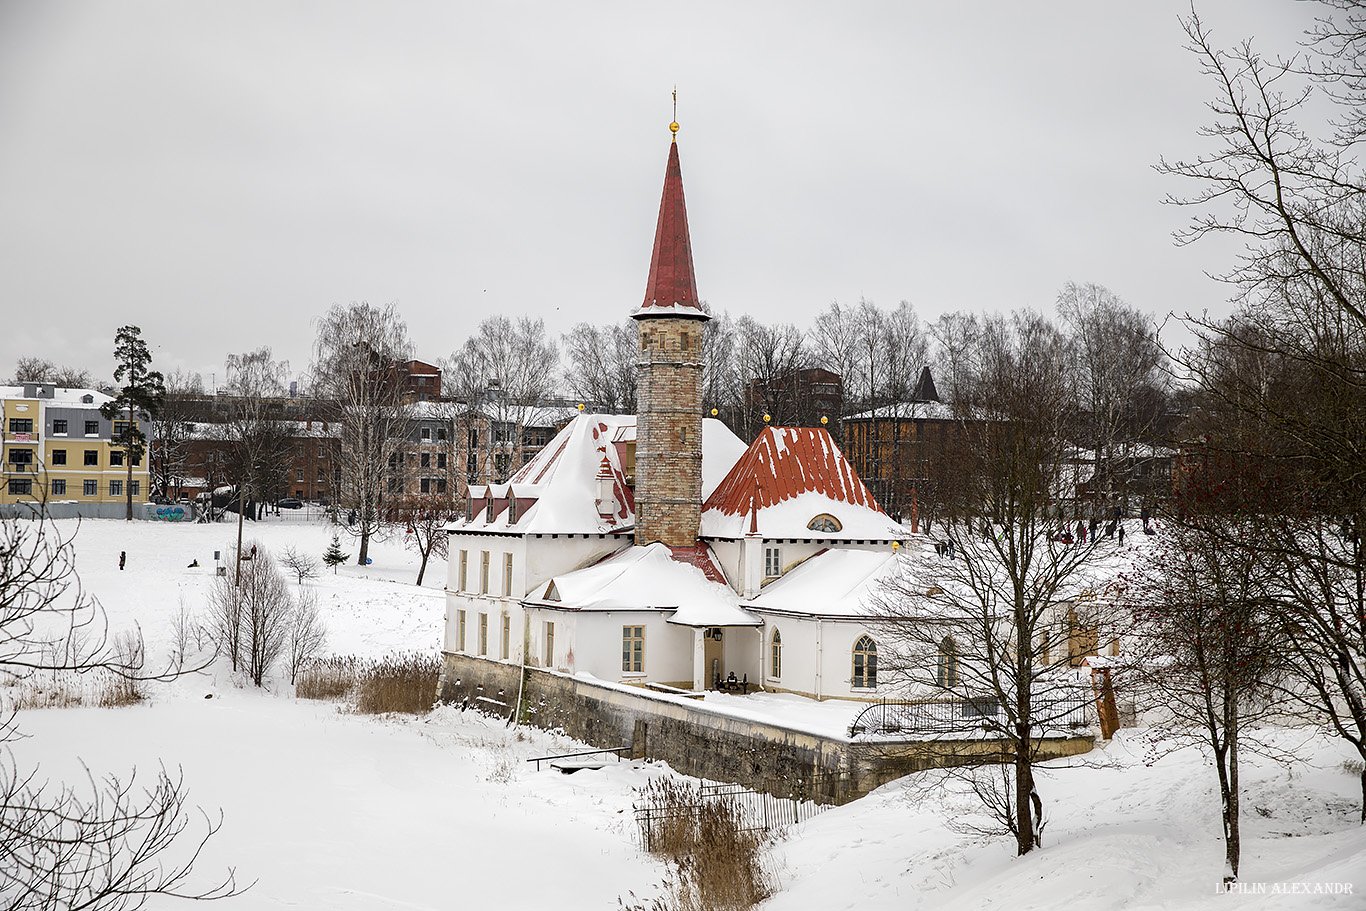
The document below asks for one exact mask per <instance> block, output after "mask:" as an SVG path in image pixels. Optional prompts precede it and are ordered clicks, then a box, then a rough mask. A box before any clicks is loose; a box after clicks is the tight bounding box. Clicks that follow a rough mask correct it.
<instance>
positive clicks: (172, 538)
mask: <svg viewBox="0 0 1366 911" xmlns="http://www.w3.org/2000/svg"><path fill="white" fill-rule="evenodd" d="M286 518H287V519H288V520H286V521H272V522H268V523H265V524H264V525H263V526H259V527H256V528H252V527H251V526H250V525H249V526H248V537H249V538H254V539H256V540H258V541H259V542H261V545H262V546H263V547H266V548H268V549H270V550H273V551H274V550H278V549H280V548H282V547H284V546H285V545H287V544H292V545H294V546H295V547H296V548H297V549H299V550H301V551H307V552H309V553H311V554H313V555H315V556H317V555H321V553H322V552H323V550H324V549H325V548H326V547H327V544H328V543H329V542H330V540H331V531H330V529H329V528H328V527H326V526H324V525H321V524H311V523H304V522H301V521H297V520H295V519H294V518H293V517H286ZM64 527H69V526H64ZM234 536H235V526H228V525H219V526H200V525H191V526H162V525H152V524H149V523H133V524H131V525H129V524H126V523H123V522H115V521H86V522H84V523H82V525H81V527H80V531H79V536H78V538H77V555H78V568H79V571H80V573H81V577H82V580H83V582H84V583H85V586H86V588H87V590H89V591H90V592H91V593H93V594H94V595H96V596H97V597H98V598H99V599H100V601H101V603H102V604H103V605H104V606H105V608H106V610H107V612H108V615H109V620H110V624H111V626H112V627H114V628H115V629H119V628H125V627H128V626H131V625H133V624H137V625H138V626H140V627H141V628H142V630H143V631H144V633H145V635H146V636H147V639H148V642H149V649H148V651H149V656H150V657H151V658H152V659H153V660H156V659H157V658H158V657H159V656H162V655H164V654H165V652H166V650H167V648H168V647H169V642H170V626H171V618H172V617H173V616H174V614H175V613H176V612H177V610H178V609H179V606H180V604H181V603H183V604H184V605H185V606H186V607H188V608H189V609H190V610H191V611H198V610H201V609H202V602H203V593H204V591H205V590H206V587H207V586H208V585H209V584H210V580H211V579H212V576H213V568H212V564H213V559H212V557H213V551H214V550H215V549H218V550H221V551H224V552H225V553H226V552H227V551H228V548H229V545H230V542H231V541H232V540H233V539H234ZM399 537H401V536H399ZM342 547H343V549H349V550H351V551H352V552H353V553H354V545H352V544H351V542H349V541H348V540H347V539H346V538H345V537H343V539H342ZM121 550H122V551H126V552H127V554H128V563H127V568H126V569H125V570H123V571H122V572H121V571H120V570H119V569H118V554H119V551H121ZM373 556H374V563H373V564H372V565H371V566H368V567H364V568H362V567H357V566H354V565H347V566H343V567H341V568H340V569H339V571H338V573H337V574H336V575H333V574H332V572H331V571H330V570H326V569H325V568H324V569H323V570H322V572H321V574H320V575H319V577H318V578H317V579H315V580H312V581H311V582H308V583H305V584H307V585H309V586H312V587H313V588H314V589H315V590H316V591H317V593H318V597H319V604H320V606H321V607H322V609H323V613H324V619H325V620H326V622H327V624H328V626H329V628H330V630H331V645H330V649H329V650H330V651H333V652H337V653H342V654H358V655H364V656H378V655H382V654H385V653H387V652H390V651H394V650H408V651H412V650H420V651H426V652H432V651H434V650H436V649H437V648H438V647H439V642H440V630H441V625H442V615H443V601H442V597H441V586H442V584H443V583H444V577H445V565H444V563H438V564H435V565H434V566H432V567H429V569H428V578H427V585H426V586H424V588H422V589H417V588H416V587H414V586H413V584H412V580H413V579H414V578H416V568H417V562H416V560H417V558H416V556H415V555H413V554H411V553H409V552H407V551H405V550H404V549H403V548H402V544H401V541H400V540H398V539H397V538H395V539H391V540H388V541H383V542H380V543H378V544H377V545H375V546H374V547H373ZM196 559H197V560H198V562H199V563H200V564H201V565H200V566H199V567H198V568H190V567H189V566H188V564H190V563H191V562H193V561H194V560H196ZM293 584H294V583H293V582H291V585H293ZM275 690H276V691H277V692H274V693H271V692H262V691H258V690H255V689H253V688H250V687H244V686H241V685H240V684H239V683H238V682H236V681H234V679H233V678H232V676H231V675H230V674H228V673H226V672H225V671H223V670H222V669H221V668H215V669H213V670H212V671H211V672H204V673H200V674H196V675H191V676H188V677H185V678H181V679H180V680H177V681H175V682H173V683H170V684H164V685H155V686H150V687H148V694H149V697H150V698H148V699H147V700H146V701H145V702H144V703H142V704H140V705H137V706H133V707H130V708H122V709H107V710H102V709H91V708H80V709H49V710H42V711H25V712H23V713H22V714H21V717H20V719H19V721H20V725H21V728H22V730H23V731H24V733H25V734H26V735H28V738H27V739H25V740H23V741H21V742H19V743H17V744H15V754H16V756H17V759H18V761H19V763H20V765H30V766H31V765H39V766H40V767H41V769H42V774H43V775H44V776H46V777H50V778H62V779H67V780H80V779H81V778H83V776H84V772H83V770H82V765H81V764H82V763H84V764H85V765H86V766H88V767H89V769H90V771H91V772H92V773H93V774H94V775H96V776H101V775H104V774H106V773H120V774H123V773H126V772H127V771H128V770H129V769H130V768H131V767H133V766H136V767H138V769H139V770H140V772H139V775H140V777H144V776H145V777H146V778H148V779H150V777H151V776H152V775H153V774H154V773H155V771H156V769H157V768H158V766H165V767H167V768H168V769H170V770H171V771H172V773H173V774H174V771H175V770H176V769H177V768H178V769H180V770H182V771H183V773H184V776H185V780H186V782H187V784H188V786H189V789H190V795H191V800H192V802H194V803H196V804H198V805H201V806H203V807H204V808H205V810H207V811H209V812H210V813H211V814H212V815H214V816H215V817H216V815H217V811H218V808H220V807H221V808H222V810H223V813H224V817H225V818H224V825H223V829H222V831H221V832H220V834H219V835H218V836H217V837H216V838H215V839H214V840H213V841H212V842H211V843H210V848H209V850H208V851H207V852H206V854H205V855H204V857H202V858H201V860H200V863H199V866H198V869H199V870H200V871H201V872H202V874H203V877H204V879H205V881H208V880H209V879H212V878H213V877H214V876H216V875H218V874H220V873H221V872H222V870H223V869H224V868H225V867H226V866H229V865H232V866H235V867H236V868H237V871H238V876H239V879H241V880H244V881H247V882H250V881H253V880H255V881H256V885H255V886H254V887H253V888H252V889H251V890H250V891H248V892H247V894H246V895H244V896H242V897H240V898H238V899H235V900H232V901H230V902H227V903H225V904H224V905H223V907H225V908H241V909H273V908H281V907H295V908H310V909H343V911H345V909H381V911H382V909H438V908H440V909H446V908H464V907H471V908H480V907H497V908H507V909H556V911H567V909H580V908H582V909H590V908H592V909H602V908H614V907H617V898H618V896H627V894H628V892H634V893H635V895H636V896H651V895H654V894H655V891H656V890H655V886H654V885H653V884H656V883H658V882H659V880H660V879H661V877H662V875H663V872H664V870H663V867H662V865H661V864H659V863H658V862H657V861H655V860H653V859H652V858H650V857H648V856H646V855H644V854H642V853H641V852H640V851H639V850H638V848H637V847H636V844H635V835H634V830H633V821H632V814H631V802H632V798H633V793H632V789H633V788H636V787H639V786H641V785H642V784H643V783H644V782H646V781H647V780H649V778H651V777H652V776H657V775H662V774H668V771H667V769H664V768H662V767H659V766H650V765H643V764H632V763H629V762H622V763H609V764H608V765H607V766H606V767H605V768H603V769H601V770H598V771H581V772H578V773H576V774H574V775H572V776H565V775H561V774H560V773H558V772H555V771H552V770H550V769H548V768H543V769H542V770H541V771H539V772H538V771H535V770H534V768H533V766H531V765H529V764H528V763H527V762H526V761H525V760H526V759H528V758H531V757H535V756H544V755H548V754H552V753H559V752H565V751H568V750H572V749H575V748H576V746H575V745H574V744H573V743H572V742H570V741H568V740H567V739H565V738H562V737H558V736H556V735H552V734H547V733H543V732H539V731H533V730H520V731H519V730H516V729H509V728H508V727H506V726H505V725H504V724H503V723H502V722H501V721H497V720H493V719H488V718H484V717H481V716H477V715H474V714H472V713H467V714H463V715H462V713H460V712H459V711H457V710H455V709H453V708H450V707H446V708H443V709H440V710H438V711H437V712H435V713H433V714H432V715H430V716H428V717H426V718H422V719H408V718H396V719H375V718H369V717H362V716H356V715H350V714H343V713H339V712H338V709H337V707H336V706H335V705H333V704H330V703H320V702H310V701H306V700H295V699H294V698H293V697H292V696H290V695H288V693H287V690H288V688H287V687H281V686H276V687H275ZM730 698H732V699H739V697H730ZM789 701H791V700H789ZM784 711H785V713H786V716H787V717H789V719H790V720H793V722H794V723H796V722H797V718H796V717H795V716H796V715H799V714H800V710H799V709H798V708H794V707H792V706H789V705H786V704H784ZM814 717H816V714H815V713H813V718H814ZM814 723H816V722H813V724H814ZM1299 741H1305V742H1303V743H1300V744H1299V746H1298V749H1299V751H1300V753H1301V755H1302V756H1303V757H1304V759H1303V761H1302V762H1300V763H1299V764H1298V765H1296V766H1295V767H1293V769H1291V770H1287V769H1286V768H1285V767H1283V766H1279V765H1275V764H1272V763H1270V762H1267V761H1263V760H1252V761H1249V762H1248V763H1247V765H1246V767H1245V770H1244V775H1245V791H1244V794H1245V797H1244V809H1245V813H1244V827H1245V828H1244V839H1245V841H1244V849H1243V858H1244V869H1243V879H1244V882H1245V883H1246V884H1249V885H1251V884H1254V883H1258V882H1264V883H1266V884H1267V888H1268V893H1269V892H1270V889H1271V888H1272V884H1274V883H1296V882H1299V883H1304V884H1309V885H1310V886H1312V885H1313V884H1315V883H1351V884H1353V886H1354V894H1352V895H1336V896H1325V895H1319V894H1305V895H1280V894H1266V895H1238V896H1219V895H1216V894H1215V891H1216V887H1217V885H1218V880H1219V872H1220V870H1221V860H1222V856H1223V848H1222V842H1221V836H1220V833H1219V828H1218V808H1217V788H1216V786H1215V781H1214V773H1213V771H1212V769H1211V768H1210V767H1208V766H1207V765H1206V764H1205V763H1204V761H1203V760H1202V759H1201V757H1200V756H1199V755H1198V754H1197V753H1195V752H1194V751H1191V750H1185V751H1181V752H1177V753H1174V754H1169V755H1164V754H1162V753H1160V752H1158V751H1153V750H1151V749H1149V747H1148V745H1147V744H1146V743H1145V742H1144V740H1143V738H1142V737H1141V736H1140V735H1139V734H1136V733H1133V732H1125V733H1124V734H1123V735H1122V736H1120V737H1118V738H1116V740H1115V741H1114V742H1113V743H1112V744H1110V745H1109V746H1108V747H1107V748H1106V749H1104V750H1101V751H1097V752H1095V753H1093V754H1091V755H1090V756H1087V757H1082V758H1080V759H1074V760H1071V761H1070V762H1064V763H1055V764H1050V765H1049V767H1048V771H1047V772H1046V773H1045V774H1044V775H1043V777H1042V778H1041V784H1040V789H1041V792H1042V796H1043V799H1044V802H1045V811H1046V813H1047V815H1048V819H1049V824H1048V826H1047V828H1046V829H1045V831H1044V847H1043V849H1042V850H1040V851H1037V852H1035V853H1034V854H1032V855H1030V856H1029V857H1026V858H1023V859H1021V858H1016V857H1014V856H1013V844H1012V843H1011V842H1010V841H1009V840H1008V839H996V840H984V839H982V838H981V837H980V836H973V835H967V834H963V833H962V832H961V831H959V829H960V828H961V827H958V826H956V825H955V822H956V821H959V820H961V819H962V818H963V817H964V816H965V815H967V814H969V813H971V812H973V811H972V810H971V804H970V802H969V801H968V800H967V798H966V797H963V796H961V795H960V794H958V793H956V790H957V788H956V786H953V785H951V784H945V782H944V781H943V780H942V779H941V778H940V776H939V775H937V774H935V773H925V774H921V775H916V776H911V777H909V778H907V779H903V780H902V781H899V782H896V783H894V784H892V785H889V786H887V787H885V788H882V789H881V790H879V791H877V792H875V793H874V794H872V795H871V796H869V797H867V798H865V799H863V800H861V801H858V802H856V803H854V804H851V805H849V806H846V807H841V808H836V809H831V810H828V811H826V812H825V813H823V814H821V815H818V816H816V817H815V818H813V819H811V820H809V821H808V822H806V823H803V824H802V825H800V826H798V827H796V828H794V829H792V830H790V831H789V832H788V833H786V835H785V837H783V838H781V839H780V840H779V842H778V844H777V845H776V847H775V855H774V856H775V859H776V861H777V865H778V875H779V884H780V886H781V891H780V892H779V893H778V894H777V895H775V896H774V897H773V898H771V899H769V901H768V902H767V903H766V904H765V906H764V907H765V908H768V909H771V911H791V909H837V908H858V909H860V911H878V909H945V911H949V909H952V911H959V909H962V911H968V909H974V911H975V909H988V908H1009V909H1011V911H1025V909H1043V908H1050V909H1051V908H1057V907H1060V906H1075V907H1081V908H1086V909H1089V911H1108V909H1121V908H1123V909H1139V908H1152V909H1178V911H1188V909H1189V911H1197V909H1207V908H1228V907H1235V906H1236V907H1238V908H1240V909H1241V908H1256V909H1273V908H1361V907H1366V898H1363V895H1366V829H1363V828H1362V827H1361V826H1359V825H1358V824H1357V823H1356V814H1357V811H1358V800H1359V796H1358V795H1357V793H1356V779H1355V777H1354V776H1352V775H1349V774H1347V772H1346V771H1344V767H1343V762H1344V760H1345V759H1347V758H1348V753H1347V752H1346V751H1344V750H1342V749H1340V748H1339V747H1338V745H1337V744H1335V743H1333V742H1331V741H1323V740H1313V739H1310V740H1307V741H1306V740H1305V737H1304V735H1302V734H1292V733H1286V734H1284V735H1282V736H1281V738H1280V742H1281V744H1282V746H1290V745H1292V744H1294V743H1297V742H1299ZM1066 765H1071V766H1074V767H1066V768H1065V767H1062V766H1066ZM0 862H2V861H0ZM153 907H170V905H154V906H153Z"/></svg>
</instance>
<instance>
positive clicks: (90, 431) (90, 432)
mask: <svg viewBox="0 0 1366 911" xmlns="http://www.w3.org/2000/svg"><path fill="white" fill-rule="evenodd" d="M85 435H86V436H88V437H97V436H99V435H100V422H99V421H86V422H85Z"/></svg>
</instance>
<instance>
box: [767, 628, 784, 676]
mask: <svg viewBox="0 0 1366 911" xmlns="http://www.w3.org/2000/svg"><path fill="white" fill-rule="evenodd" d="M768 676H770V677H772V678H773V679H774V680H781V679H782V677H783V634H782V633H781V632H780V631H779V630H778V627H776V626H775V627H773V635H771V636H769V637H768Z"/></svg>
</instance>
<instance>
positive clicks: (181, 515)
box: [152, 506, 185, 522]
mask: <svg viewBox="0 0 1366 911" xmlns="http://www.w3.org/2000/svg"><path fill="white" fill-rule="evenodd" d="M152 520H153V521H154V522H184V521H185V507H183V506H158V507H157V508H156V509H154V510H152Z"/></svg>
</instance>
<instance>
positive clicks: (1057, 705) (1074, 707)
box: [849, 691, 1093, 737]
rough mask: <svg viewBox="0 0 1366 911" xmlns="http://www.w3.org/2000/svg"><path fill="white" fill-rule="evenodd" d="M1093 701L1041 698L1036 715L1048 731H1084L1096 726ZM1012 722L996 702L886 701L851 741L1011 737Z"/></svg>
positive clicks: (870, 711) (1080, 696)
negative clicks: (897, 737)
mask: <svg viewBox="0 0 1366 911" xmlns="http://www.w3.org/2000/svg"><path fill="white" fill-rule="evenodd" d="M1092 701H1093V699H1092V697H1091V695H1090V694H1088V693H1086V692H1082V691H1079V692H1076V693H1065V694H1060V693H1052V694H1048V695H1046V696H1045V695H1040V696H1035V697H1034V699H1033V707H1034V710H1033V715H1034V717H1035V719H1037V720H1038V722H1039V724H1038V726H1040V727H1042V728H1045V729H1047V730H1056V729H1072V730H1075V729H1079V728H1084V727H1087V726H1088V725H1089V724H1090V723H1091V705H1092ZM1009 723H1010V721H1009V716H1008V715H1007V713H1006V712H1005V711H1004V710H1003V709H1002V706H1001V704H1000V702H999V701H998V700H997V699H996V698H995V697H994V696H969V697H959V698H953V699H917V700H910V701H889V700H882V701H880V702H875V703H873V704H872V705H870V706H868V708H866V709H864V710H863V711H862V712H860V713H859V714H858V716H857V717H856V718H855V719H854V721H853V723H852V724H850V725H849V736H850V737H858V736H861V735H875V736H876V735H897V734H903V735H911V736H918V735H925V734H965V735H979V736H980V735H983V734H985V735H988V736H990V735H991V734H1004V733H1006V726H1007V725H1008V724H1009Z"/></svg>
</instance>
